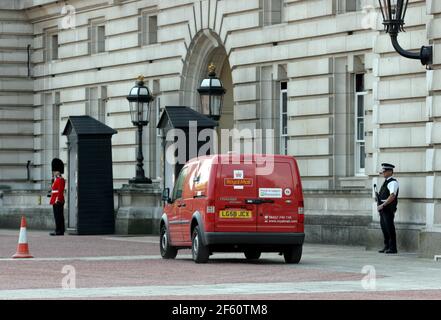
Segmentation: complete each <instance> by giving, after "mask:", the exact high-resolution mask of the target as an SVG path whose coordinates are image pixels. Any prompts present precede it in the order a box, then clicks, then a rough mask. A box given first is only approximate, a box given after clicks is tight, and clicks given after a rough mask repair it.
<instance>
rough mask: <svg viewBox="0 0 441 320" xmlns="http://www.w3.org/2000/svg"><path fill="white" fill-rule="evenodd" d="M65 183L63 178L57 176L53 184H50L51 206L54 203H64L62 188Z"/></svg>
mask: <svg viewBox="0 0 441 320" xmlns="http://www.w3.org/2000/svg"><path fill="white" fill-rule="evenodd" d="M65 184H66V181H65V180H64V178H63V177H61V176H58V177H56V178H55V181H54V183H53V184H52V194H51V200H50V202H49V203H50V204H51V205H53V204H55V203H56V202H59V203H64V186H65Z"/></svg>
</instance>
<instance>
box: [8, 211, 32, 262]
mask: <svg viewBox="0 0 441 320" xmlns="http://www.w3.org/2000/svg"><path fill="white" fill-rule="evenodd" d="M12 258H14V259H16V258H33V256H31V255H30V254H29V246H28V239H27V236H26V218H25V217H21V226H20V236H19V238H18V246H17V253H16V254H14V255H13V256H12Z"/></svg>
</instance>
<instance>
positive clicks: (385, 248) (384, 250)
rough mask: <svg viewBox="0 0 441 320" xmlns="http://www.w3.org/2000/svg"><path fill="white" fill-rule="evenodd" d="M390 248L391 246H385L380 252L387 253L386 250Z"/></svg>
mask: <svg viewBox="0 0 441 320" xmlns="http://www.w3.org/2000/svg"><path fill="white" fill-rule="evenodd" d="M388 250H389V247H384V248H383V249H381V250H379V251H378V252H379V253H385V252H386V251H388Z"/></svg>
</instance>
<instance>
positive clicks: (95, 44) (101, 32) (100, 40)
mask: <svg viewBox="0 0 441 320" xmlns="http://www.w3.org/2000/svg"><path fill="white" fill-rule="evenodd" d="M105 51H106V27H105V23H104V21H92V22H91V23H90V26H89V53H90V54H95V53H100V52H105Z"/></svg>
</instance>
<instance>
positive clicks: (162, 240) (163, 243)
mask: <svg viewBox="0 0 441 320" xmlns="http://www.w3.org/2000/svg"><path fill="white" fill-rule="evenodd" d="M159 247H160V250H161V257H162V258H163V259H174V258H176V256H177V254H178V250H177V249H176V248H175V247H172V246H171V245H170V239H169V237H168V234H167V228H166V227H165V226H163V227H162V228H161V234H160V237H159Z"/></svg>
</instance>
